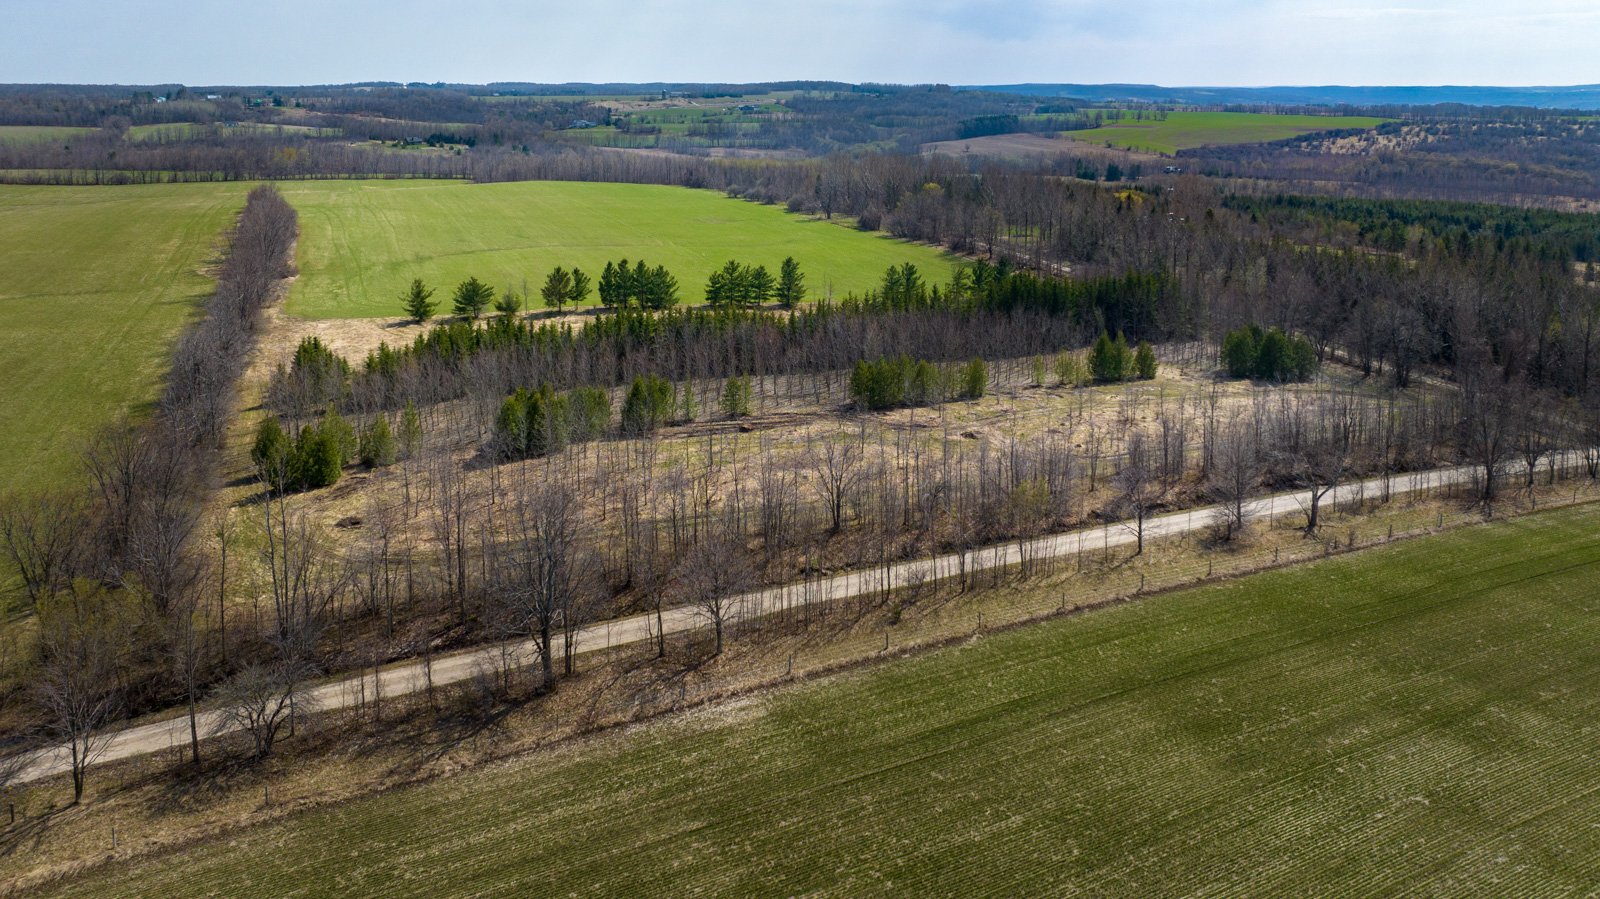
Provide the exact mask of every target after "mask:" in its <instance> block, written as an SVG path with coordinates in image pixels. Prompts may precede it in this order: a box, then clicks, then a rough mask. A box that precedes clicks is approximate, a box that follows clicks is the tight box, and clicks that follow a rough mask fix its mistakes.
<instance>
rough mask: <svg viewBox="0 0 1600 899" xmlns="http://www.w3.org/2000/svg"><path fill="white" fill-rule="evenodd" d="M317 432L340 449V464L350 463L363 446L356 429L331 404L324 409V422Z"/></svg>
mask: <svg viewBox="0 0 1600 899" xmlns="http://www.w3.org/2000/svg"><path fill="white" fill-rule="evenodd" d="M317 432H318V433H319V434H320V435H321V436H323V437H324V438H326V439H327V440H329V441H330V442H331V443H332V444H333V447H334V449H336V450H337V451H338V453H339V464H340V465H348V464H349V463H350V462H351V461H352V460H354V459H355V457H356V453H357V451H358V450H360V448H361V444H360V441H359V440H357V439H356V429H355V428H352V427H350V423H349V422H348V421H345V420H344V416H342V415H340V414H339V412H338V410H337V409H334V408H333V406H331V405H330V406H329V407H328V408H327V409H326V410H324V411H323V413H322V423H321V424H319V425H318V426H317Z"/></svg>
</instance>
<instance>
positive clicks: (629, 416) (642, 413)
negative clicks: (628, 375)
mask: <svg viewBox="0 0 1600 899" xmlns="http://www.w3.org/2000/svg"><path fill="white" fill-rule="evenodd" d="M674 399H675V391H674V390H673V389H672V382H671V381H668V380H666V379H665V378H662V377H660V376H658V375H653V374H652V375H640V376H639V377H637V378H634V379H633V386H632V387H630V388H629V389H628V397H627V399H626V400H624V401H623V403H622V430H623V431H625V432H627V433H629V434H644V433H648V432H650V431H653V430H655V429H656V428H659V427H661V426H662V425H664V424H666V423H667V421H668V420H669V419H670V418H671V417H672V407H673V406H674V405H675V403H674Z"/></svg>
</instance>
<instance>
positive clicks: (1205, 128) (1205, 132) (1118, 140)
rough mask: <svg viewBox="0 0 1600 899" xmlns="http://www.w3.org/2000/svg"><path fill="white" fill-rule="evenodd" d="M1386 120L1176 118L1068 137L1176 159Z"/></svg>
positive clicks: (1241, 115)
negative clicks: (1215, 147) (1201, 150)
mask: <svg viewBox="0 0 1600 899" xmlns="http://www.w3.org/2000/svg"><path fill="white" fill-rule="evenodd" d="M1385 121H1387V120H1386V119H1377V118H1371V117H1369V116H1310V115H1265V114H1261V113H1253V112H1170V113H1167V118H1166V120H1165V121H1160V122H1157V121H1150V120H1146V121H1142V122H1136V121H1133V120H1132V119H1124V120H1123V121H1120V122H1114V123H1112V124H1109V125H1103V126H1101V127H1099V128H1091V129H1089V130H1088V131H1066V132H1063V136H1065V137H1070V138H1072V139H1073V140H1079V141H1084V142H1087V143H1091V144H1101V145H1104V144H1105V143H1106V142H1108V141H1109V142H1110V143H1111V145H1112V146H1113V147H1124V148H1126V149H1130V150H1144V151H1148V152H1155V153H1175V152H1177V151H1178V150H1187V149H1190V148H1193V147H1203V146H1206V145H1207V144H1250V143H1257V142H1260V141H1274V140H1283V139H1285V138H1289V137H1294V136H1295V135H1298V134H1309V133H1310V132H1313V131H1329V130H1332V129H1336V128H1376V127H1378V126H1379V125H1381V124H1383V122H1385Z"/></svg>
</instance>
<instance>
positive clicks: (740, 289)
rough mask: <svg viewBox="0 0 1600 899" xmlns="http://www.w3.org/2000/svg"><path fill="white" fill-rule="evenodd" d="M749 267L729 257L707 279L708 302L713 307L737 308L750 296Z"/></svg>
mask: <svg viewBox="0 0 1600 899" xmlns="http://www.w3.org/2000/svg"><path fill="white" fill-rule="evenodd" d="M749 281H750V278H749V269H748V268H746V267H745V266H742V265H740V264H739V262H738V260H735V259H729V260H728V261H727V263H726V264H725V265H723V266H722V268H720V269H718V270H716V271H714V272H712V273H711V277H710V278H709V279H708V280H707V281H706V302H707V303H708V304H710V305H711V308H713V309H737V308H739V307H740V306H743V305H744V304H745V302H746V301H747V299H748V297H749V289H750V288H749Z"/></svg>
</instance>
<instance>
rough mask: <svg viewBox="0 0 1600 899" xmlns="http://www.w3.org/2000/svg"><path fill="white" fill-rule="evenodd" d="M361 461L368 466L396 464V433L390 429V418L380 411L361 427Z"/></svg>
mask: <svg viewBox="0 0 1600 899" xmlns="http://www.w3.org/2000/svg"><path fill="white" fill-rule="evenodd" d="M360 456H361V462H362V464H363V465H366V466H367V467H368V468H381V467H383V466H386V465H393V464H394V457H395V444H394V435H393V434H392V433H391V432H390V431H389V418H388V416H386V415H384V414H383V413H381V412H380V413H378V415H377V417H376V418H374V419H373V420H372V423H371V424H369V425H367V426H366V427H364V428H362V429H361V451H360Z"/></svg>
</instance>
